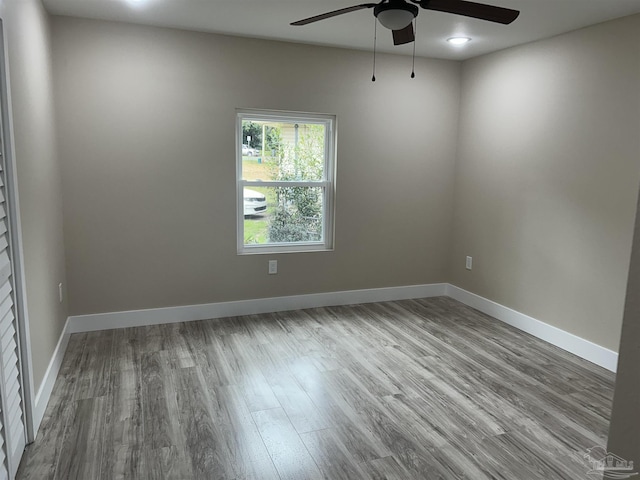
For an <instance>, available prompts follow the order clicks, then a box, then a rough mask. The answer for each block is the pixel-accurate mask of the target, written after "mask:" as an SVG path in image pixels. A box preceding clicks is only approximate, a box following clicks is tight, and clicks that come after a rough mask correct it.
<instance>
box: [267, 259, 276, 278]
mask: <svg viewBox="0 0 640 480" xmlns="http://www.w3.org/2000/svg"><path fill="white" fill-rule="evenodd" d="M276 273H278V260H269V275H275V274H276Z"/></svg>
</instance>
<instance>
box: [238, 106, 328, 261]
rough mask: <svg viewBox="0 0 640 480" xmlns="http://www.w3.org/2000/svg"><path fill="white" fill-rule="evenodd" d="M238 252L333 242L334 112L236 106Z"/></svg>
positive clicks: (325, 246)
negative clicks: (244, 109) (267, 109)
mask: <svg viewBox="0 0 640 480" xmlns="http://www.w3.org/2000/svg"><path fill="white" fill-rule="evenodd" d="M236 136H237V138H236V150H237V152H236V157H237V162H236V163H237V190H238V195H237V203H238V253H242V254H246V253H276V252H283V253H284V252H295V251H318V250H330V249H331V248H332V247H333V195H334V163H335V117H334V116H330V115H319V114H307V113H304V114H300V113H285V112H263V111H239V112H238V115H237V133H236Z"/></svg>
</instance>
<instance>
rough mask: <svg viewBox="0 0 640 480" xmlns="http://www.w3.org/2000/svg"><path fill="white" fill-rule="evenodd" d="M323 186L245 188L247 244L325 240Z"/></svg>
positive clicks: (245, 231)
mask: <svg viewBox="0 0 640 480" xmlns="http://www.w3.org/2000/svg"><path fill="white" fill-rule="evenodd" d="M323 197H324V188H322V187H256V186H253V185H252V186H251V187H250V188H249V187H246V188H244V199H243V202H244V244H245V245H266V244H278V243H306V242H321V241H323V239H324V232H323V217H322V215H323V212H322V205H323V200H324V198H323Z"/></svg>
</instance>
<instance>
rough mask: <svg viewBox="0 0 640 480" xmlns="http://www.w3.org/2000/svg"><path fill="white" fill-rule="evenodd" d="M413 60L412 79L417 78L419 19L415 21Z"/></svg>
mask: <svg viewBox="0 0 640 480" xmlns="http://www.w3.org/2000/svg"><path fill="white" fill-rule="evenodd" d="M413 31H414V37H413V58H412V59H411V78H416V41H417V40H418V17H416V18H414V19H413Z"/></svg>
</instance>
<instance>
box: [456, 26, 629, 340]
mask: <svg viewBox="0 0 640 480" xmlns="http://www.w3.org/2000/svg"><path fill="white" fill-rule="evenodd" d="M639 35H640V16H634V17H628V18H625V19H621V20H616V21H612V22H608V23H605V24H601V25H597V26H594V27H590V28H586V29H583V30H579V31H576V32H572V33H569V34H566V35H562V36H559V37H555V38H552V39H549V40H545V41H540V42H536V43H533V44H529V45H525V46H521V47H516V48H512V49H509V50H505V51H502V52H498V53H495V54H492V55H487V56H484V57H480V58H478V59H474V60H470V61H467V62H465V63H464V64H463V70H462V92H463V93H462V101H461V116H460V139H459V154H458V162H457V167H456V182H455V199H456V201H455V214H454V233H453V248H452V255H451V273H450V280H451V281H452V283H453V284H455V285H458V286H460V287H463V288H465V289H467V290H470V291H472V292H474V293H477V294H479V295H482V296H484V297H486V298H489V299H491V300H494V301H496V302H498V303H501V304H503V305H506V306H508V307H511V308H513V309H515V310H518V311H520V312H523V313H526V314H528V315H531V316H533V317H535V318H537V319H539V320H542V321H544V322H546V323H549V324H551V325H554V326H556V327H559V328H561V329H563V330H566V331H568V332H571V333H574V334H576V335H578V336H580V337H583V338H586V339H588V340H591V341H593V342H594V343H596V344H599V345H602V346H605V347H607V348H610V349H612V350H617V348H618V343H619V340H620V326H621V319H622V310H623V304H624V293H625V285H626V280H627V271H628V265H629V252H630V249H631V238H632V233H633V221H634V216H635V210H636V197H637V192H638V182H639V179H640V140H639V139H640V135H639V127H640V95H639V90H638V88H639V87H638V86H639V85H640V68H639V62H640V55H639V54H638V46H639V45H640V36H639ZM466 255H471V256H473V260H474V264H473V265H474V268H473V270H472V271H467V270H465V268H464V265H465V256H466Z"/></svg>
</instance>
